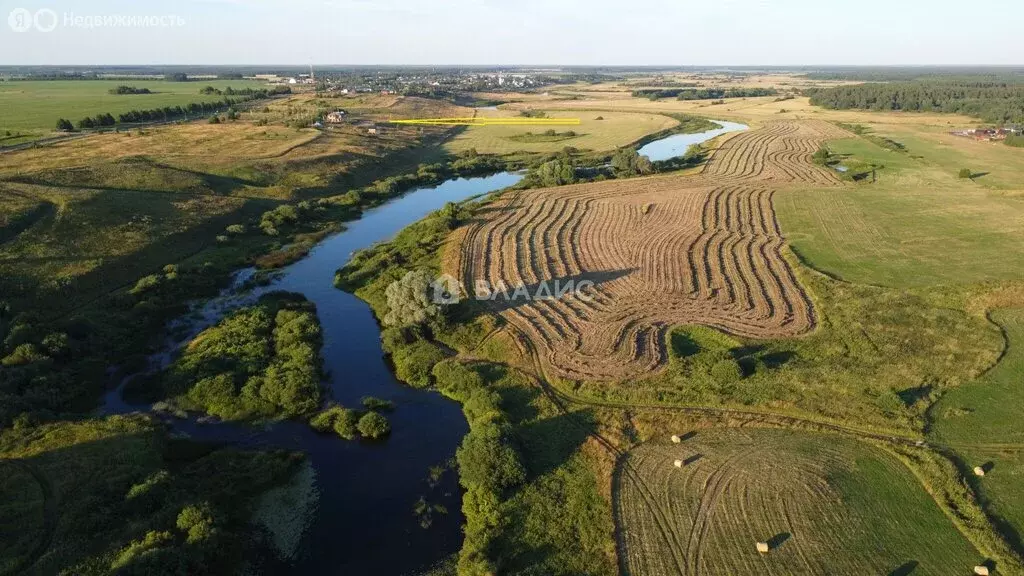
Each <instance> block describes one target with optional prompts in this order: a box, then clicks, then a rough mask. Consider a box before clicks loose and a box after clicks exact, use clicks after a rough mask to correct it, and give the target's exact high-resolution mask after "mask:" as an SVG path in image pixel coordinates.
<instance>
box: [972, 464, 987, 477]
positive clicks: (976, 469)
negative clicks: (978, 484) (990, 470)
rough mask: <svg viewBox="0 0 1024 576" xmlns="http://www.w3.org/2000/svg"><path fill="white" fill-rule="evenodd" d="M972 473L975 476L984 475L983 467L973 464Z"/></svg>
mask: <svg viewBox="0 0 1024 576" xmlns="http://www.w3.org/2000/svg"><path fill="white" fill-rule="evenodd" d="M974 475H975V476H984V475H985V469H984V468H982V467H981V466H975V467H974Z"/></svg>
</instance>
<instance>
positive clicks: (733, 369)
mask: <svg viewBox="0 0 1024 576" xmlns="http://www.w3.org/2000/svg"><path fill="white" fill-rule="evenodd" d="M711 377H712V378H714V379H715V380H716V381H718V382H720V383H723V384H729V383H732V382H738V381H740V380H742V379H743V369H742V368H741V367H740V365H739V363H738V362H736V361H735V360H733V359H731V358H724V359H722V360H719V361H718V362H715V363H714V365H712V366H711Z"/></svg>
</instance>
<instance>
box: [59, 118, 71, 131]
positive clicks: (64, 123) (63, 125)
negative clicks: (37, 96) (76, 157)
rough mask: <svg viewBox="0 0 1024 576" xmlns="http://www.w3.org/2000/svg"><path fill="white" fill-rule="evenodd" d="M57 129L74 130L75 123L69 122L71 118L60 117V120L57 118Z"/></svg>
mask: <svg viewBox="0 0 1024 576" xmlns="http://www.w3.org/2000/svg"><path fill="white" fill-rule="evenodd" d="M57 130H60V131H61V132H74V130H75V125H74V124H72V123H71V120H68V119H67V118H61V119H60V120H57Z"/></svg>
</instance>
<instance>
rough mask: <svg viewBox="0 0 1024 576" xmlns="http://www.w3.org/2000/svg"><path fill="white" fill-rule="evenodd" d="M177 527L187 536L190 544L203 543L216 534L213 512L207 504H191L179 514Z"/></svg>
mask: <svg viewBox="0 0 1024 576" xmlns="http://www.w3.org/2000/svg"><path fill="white" fill-rule="evenodd" d="M175 525H176V526H177V527H178V530H181V531H182V532H184V533H186V534H187V541H188V543H189V544H195V543H197V542H202V541H204V540H206V539H208V538H209V537H210V536H212V535H213V533H214V521H213V511H212V510H211V509H210V505H209V504H208V503H206V502H203V503H201V504H198V505H191V504H190V505H188V506H185V507H184V508H182V510H181V512H179V513H178V519H177V521H176V522H175Z"/></svg>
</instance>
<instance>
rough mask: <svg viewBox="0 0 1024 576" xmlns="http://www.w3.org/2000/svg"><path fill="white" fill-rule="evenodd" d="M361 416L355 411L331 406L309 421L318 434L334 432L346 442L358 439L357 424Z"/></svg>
mask: <svg viewBox="0 0 1024 576" xmlns="http://www.w3.org/2000/svg"><path fill="white" fill-rule="evenodd" d="M358 420H359V415H358V414H357V413H356V411H355V410H349V409H348V408H343V407H341V406H331V407H330V408H327V409H326V410H323V411H321V412H320V413H319V414H317V415H316V416H313V417H312V418H311V419H310V420H309V425H310V426H311V427H312V428H313V429H314V430H316V431H317V432H332V431H333V432H334V433H335V434H337V435H338V436H341V437H342V438H344V439H346V440H351V439H353V438H355V437H356V422H357V421H358Z"/></svg>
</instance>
